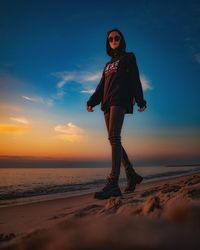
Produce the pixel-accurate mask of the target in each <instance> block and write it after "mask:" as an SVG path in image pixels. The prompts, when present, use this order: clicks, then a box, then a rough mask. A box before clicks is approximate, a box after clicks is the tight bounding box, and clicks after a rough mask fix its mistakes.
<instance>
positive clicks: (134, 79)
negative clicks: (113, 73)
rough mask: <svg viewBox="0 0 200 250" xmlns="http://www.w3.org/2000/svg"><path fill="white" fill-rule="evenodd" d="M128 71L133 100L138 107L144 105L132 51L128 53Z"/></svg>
mask: <svg viewBox="0 0 200 250" xmlns="http://www.w3.org/2000/svg"><path fill="white" fill-rule="evenodd" d="M128 72H129V74H130V82H131V86H132V89H133V93H134V97H135V101H136V102H137V105H138V107H140V108H143V107H144V106H146V103H147V102H146V101H145V100H144V97H143V89H142V84H141V81H140V76H139V70H138V66H137V63H136V57H135V55H134V53H132V52H131V53H129V60H128Z"/></svg>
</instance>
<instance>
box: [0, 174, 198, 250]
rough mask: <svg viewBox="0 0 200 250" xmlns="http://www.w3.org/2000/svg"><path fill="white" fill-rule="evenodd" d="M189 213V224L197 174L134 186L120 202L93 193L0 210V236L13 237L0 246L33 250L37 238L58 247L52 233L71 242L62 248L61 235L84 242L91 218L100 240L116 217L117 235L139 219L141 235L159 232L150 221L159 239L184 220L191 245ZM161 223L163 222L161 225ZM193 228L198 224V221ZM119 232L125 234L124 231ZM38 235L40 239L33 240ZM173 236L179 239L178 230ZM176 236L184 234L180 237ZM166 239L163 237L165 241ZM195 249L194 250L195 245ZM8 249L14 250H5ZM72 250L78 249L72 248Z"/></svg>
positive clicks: (196, 202) (196, 195)
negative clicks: (76, 236)
mask: <svg viewBox="0 0 200 250" xmlns="http://www.w3.org/2000/svg"><path fill="white" fill-rule="evenodd" d="M180 206H181V207H180ZM193 208H194V211H193ZM181 209H182V210H181ZM187 209H188V211H187ZM177 211H178V212H177ZM188 213H189V214H190V217H191V218H193V217H194V218H199V217H200V171H198V172H195V173H189V174H185V175H184V176H171V177H168V178H165V179H162V180H151V181H145V182H142V183H141V184H139V185H137V186H136V190H135V192H134V193H131V194H123V196H122V197H120V198H110V199H108V200H97V199H94V198H93V192H92V193H89V194H81V195H77V196H72V197H63V198H58V199H53V200H46V201H39V202H34V203H28V204H23V205H16V206H11V207H2V208H0V234H3V235H11V234H13V235H12V237H11V239H8V240H1V241H0V249H15V248H14V246H16V247H17V246H21V245H25V247H24V248H23V249H29V247H30V244H33V242H34V241H35V240H38V242H40V240H39V239H41V237H50V239H51V240H52V244H58V242H57V241H56V239H57V238H56V237H55V238H54V237H53V236H52V231H53V232H54V234H55V235H57V233H58V232H59V237H61V238H60V240H61V241H62V242H65V244H68V242H69V241H70V242H71V241H72V239H71V238H69V239H68V240H67V242H66V239H65V238H62V237H63V236H62V235H63V234H64V235H65V234H66V232H69V234H70V233H73V234H76V233H77V234H79V233H80V232H82V233H83V234H84V233H85V234H86V237H87V235H88V234H89V233H91V231H90V230H91V228H92V224H94V223H93V222H94V218H95V221H97V224H98V229H97V228H96V230H97V232H96V233H97V235H98V234H99V233H100V235H104V234H103V232H99V230H100V229H99V228H101V227H102V228H104V229H105V227H106V225H107V223H108V221H109V220H112V218H113V216H114V217H115V221H114V222H113V225H115V223H117V222H116V221H118V222H120V221H121V219H122V217H123V218H126V219H123V223H122V225H121V224H120V223H121V222H120V223H119V224H118V223H117V224H116V228H119V229H120V227H123V224H124V225H126V223H128V221H132V220H133V223H132V224H131V227H136V226H137V223H138V218H140V220H141V223H142V225H143V226H144V228H145V230H147V228H148V227H151V226H152V227H153V228H152V230H153V231H156V230H158V229H159V228H158V229H156V228H155V225H154V226H153V225H151V223H150V222H149V219H151V220H152V223H161V224H162V223H163V233H164V232H166V230H167V227H169V225H170V223H171V222H170V221H173V222H177V221H179V220H181V223H183V224H184V223H186V222H187V223H188V220H189V224H188V228H189V229H190V230H189V238H191V237H193V236H194V237H195V239H193V240H194V241H195V242H196V241H197V239H196V234H195V233H194V231H193V224H192V223H193V219H191V218H190V217H188ZM181 214H182V215H181ZM180 215H181V216H182V217H181V216H180ZM197 215H198V216H197ZM195 216H197V217H195ZM179 217H181V218H179ZM163 218H164V219H165V220H167V221H166V222H164V221H163ZM99 219H100V220H99ZM168 220H169V224H168ZM84 221H85V222H84ZM86 221H87V225H88V227H89V228H88V229H86V228H85V224H84V223H86ZM103 221H104V222H103ZM198 221H199V224H198V226H199V228H200V220H199V219H198ZM68 223H72V225H73V226H72V228H73V232H72V231H71V230H72V228H71V227H70V228H69V227H68V226H67V225H68ZM102 223H103V224H102ZM149 223H150V224H149ZM165 223H166V224H165ZM178 223H179V222H178ZM195 223H197V221H196V222H195ZM109 227H110V226H109ZM165 227H166V228H165ZM87 230H88V231H87ZM110 230H111V231H112V230H115V227H114V228H113V227H111V228H110ZM124 230H128V228H125V229H124ZM143 230H144V229H143ZM177 230H178V229H177ZM38 232H40V233H39V234H38ZM190 232H191V234H190ZM141 233H142V232H141ZM143 233H144V232H143ZM146 233H147V232H146ZM148 233H150V232H148ZM176 233H177V234H179V233H180V232H179V230H178V231H177V232H176ZM181 233H183V232H182V231H181ZM198 233H199V232H198ZM127 234H128V231H127ZM144 234H145V233H144ZM192 235H193V236H192ZM102 237H103V236H102ZM163 237H164V236H163ZM165 237H167V235H166V236H165ZM8 238H9V237H8ZM102 241H103V239H102ZM56 242H57V243H56ZM122 242H123V239H122ZM90 243H91V242H90ZM133 243H134V242H133ZM197 243H198V244H199V243H200V242H197ZM38 244H40V243H38ZM45 244H46V248H44V249H53V248H49V246H48V244H49V243H48V242H46V243H45ZM70 244H76V242H74V243H73V242H71V243H70ZM88 244H89V243H88ZM91 244H92V243H91ZM112 244H114V243H112ZM124 244H125V243H124ZM174 244H175V243H174ZM180 244H181V243H180ZM11 246H12V247H13V248H9V247H11ZM26 246H27V248H26ZM28 246H29V247H28ZM133 246H134V244H132V245H131V247H133ZM147 246H148V244H147ZM147 246H146V247H147ZM39 247H40V245H38V248H39ZM122 248H123V247H122ZM16 249H18V248H16ZM19 249H20V248H19ZM54 249H61V250H62V249H64V248H62V247H60V248H58V247H57V248H56V247H55V248H54ZM75 249H76V248H75ZM77 249H81V248H78V247H77ZM86 249H87V248H86ZM93 249H97V248H93ZM127 249H128V248H127ZM130 249H131V248H130ZM141 249H143V248H141ZM144 249H147V248H144ZM156 249H157V248H156ZM158 249H159V248H158ZM167 249H168V248H167ZM183 249H184V248H183Z"/></svg>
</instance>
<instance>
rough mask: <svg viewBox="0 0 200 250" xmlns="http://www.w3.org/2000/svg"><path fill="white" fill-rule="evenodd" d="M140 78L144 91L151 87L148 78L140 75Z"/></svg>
mask: <svg viewBox="0 0 200 250" xmlns="http://www.w3.org/2000/svg"><path fill="white" fill-rule="evenodd" d="M140 80H141V83H142V88H143V90H144V91H146V90H148V89H153V88H152V86H151V82H150V81H149V80H147V78H146V76H144V75H141V76H140Z"/></svg>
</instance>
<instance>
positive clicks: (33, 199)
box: [0, 168, 200, 209]
mask: <svg viewBox="0 0 200 250" xmlns="http://www.w3.org/2000/svg"><path fill="white" fill-rule="evenodd" d="M199 171H200V168H199V169H198V168H196V169H193V170H190V171H184V170H182V171H178V172H170V173H161V174H156V175H155V177H154V176H153V177H151V176H150V177H149V176H147V177H144V179H143V182H142V183H143V184H144V183H146V182H155V181H162V180H165V179H171V178H177V177H179V176H185V175H190V174H193V173H198V172H199ZM101 182H102V183H101V184H100V183H99V187H98V188H93V189H86V190H84V189H82V190H77V191H69V192H57V193H49V194H44V195H37V194H36V195H32V196H27V197H20V198H14V199H4V200H1V202H0V209H1V208H6V207H13V206H18V205H26V204H32V203H37V202H43V201H44V202H45V201H49V200H57V199H65V198H70V197H73V196H75V197H76V196H80V195H85V194H91V193H94V192H96V191H97V190H98V189H100V188H101V186H103V185H104V184H105V183H104V182H105V180H102V181H101ZM86 184H87V183H86ZM124 185H125V182H121V183H120V187H122V189H123V188H124ZM3 202H5V204H4V203H3Z"/></svg>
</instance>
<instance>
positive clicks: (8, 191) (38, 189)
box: [0, 166, 200, 207]
mask: <svg viewBox="0 0 200 250" xmlns="http://www.w3.org/2000/svg"><path fill="white" fill-rule="evenodd" d="M134 169H135V171H136V172H137V173H138V174H140V175H142V176H143V177H144V182H147V181H150V180H153V179H161V178H166V177H169V176H177V175H184V174H188V173H193V172H194V173H195V172H196V171H200V167H199V166H189V167H188V166H185V167H184V166H182V167H181V166H179V167H164V166H155V167H152V166H151V167H150V166H148V167H134ZM109 173H110V169H109V168H103V167H102V168H101V167H99V168H91V167H90V168H38V167H37V168H0V207H5V206H13V205H16V204H23V203H30V202H36V201H41V200H47V199H55V198H61V197H69V196H75V195H80V194H86V193H91V192H94V191H96V190H99V189H101V188H102V187H103V186H104V185H105V182H106V177H107V176H108V175H109ZM119 184H120V186H121V187H123V186H125V185H126V176H125V172H124V169H122V170H121V175H120V182H119Z"/></svg>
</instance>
